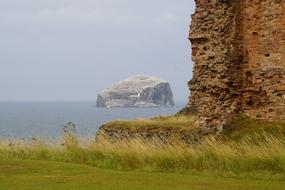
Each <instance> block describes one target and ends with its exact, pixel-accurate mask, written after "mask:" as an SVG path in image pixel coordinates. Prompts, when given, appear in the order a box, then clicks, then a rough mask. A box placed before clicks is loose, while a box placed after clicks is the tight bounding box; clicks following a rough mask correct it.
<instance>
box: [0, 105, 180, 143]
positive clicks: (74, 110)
mask: <svg viewBox="0 0 285 190" xmlns="http://www.w3.org/2000/svg"><path fill="white" fill-rule="evenodd" d="M184 106H185V104H184V103H177V105H176V106H175V107H173V108H167V107H159V108H97V107H96V106H94V102H0V138H33V137H41V138H58V137H60V135H61V134H62V128H63V126H64V125H65V124H67V123H68V122H73V123H74V124H76V130H77V133H78V134H79V135H80V136H83V137H84V136H92V135H95V133H96V131H98V129H99V127H100V126H101V125H102V124H104V123H106V122H108V121H112V120H119V119H127V120H128V119H138V118H151V117H155V116H160V115H172V114H175V113H177V112H178V111H179V110H181V109H182V108H183V107H184Z"/></svg>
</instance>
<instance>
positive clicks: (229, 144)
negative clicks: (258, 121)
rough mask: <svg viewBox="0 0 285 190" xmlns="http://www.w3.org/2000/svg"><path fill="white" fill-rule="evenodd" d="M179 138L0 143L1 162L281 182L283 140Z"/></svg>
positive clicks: (69, 138)
mask: <svg viewBox="0 0 285 190" xmlns="http://www.w3.org/2000/svg"><path fill="white" fill-rule="evenodd" d="M179 139H180V138H176V137H172V138H168V139H164V140H162V139H158V138H153V139H145V138H140V137H137V138H124V139H121V140H116V141H114V140H113V139H110V138H108V137H107V136H104V135H101V136H99V137H97V139H96V140H95V139H92V138H88V139H85V138H78V137H77V136H76V135H74V134H73V133H71V135H70V134H69V133H65V135H64V136H63V138H62V139H61V140H59V141H53V142H51V141H49V142H47V141H44V140H41V139H39V138H34V139H33V140H31V141H29V142H27V141H22V140H20V141H13V142H11V141H4V140H3V141H1V143H0V159H2V160H8V159H24V160H27V159H29V160H50V161H62V162H70V163H78V164H86V165H90V166H95V167H101V168H108V169H117V170H143V171H162V172H186V173H187V172H189V173H192V174H193V173H194V174H207V173H209V174H211V175H212V174H216V175H223V176H246V177H254V178H279V179H284V178H285V138H283V137H278V138H277V137H276V136H271V135H266V136H264V135H262V136H261V137H260V138H257V139H259V140H258V141H257V140H256V138H252V137H248V138H243V139H242V140H239V141H235V140H231V139H227V138H226V137H207V138H205V139H203V140H202V141H201V143H199V144H187V143H185V141H181V140H179Z"/></svg>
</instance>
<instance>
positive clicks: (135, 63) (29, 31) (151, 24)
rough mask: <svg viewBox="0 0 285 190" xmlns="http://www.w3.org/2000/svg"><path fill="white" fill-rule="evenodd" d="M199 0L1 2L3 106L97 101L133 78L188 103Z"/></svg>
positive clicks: (48, 0) (42, 0) (0, 48)
mask: <svg viewBox="0 0 285 190" xmlns="http://www.w3.org/2000/svg"><path fill="white" fill-rule="evenodd" d="M194 6H195V5H194V1H193V0H179V1H177V0H0V42H1V43H0V88H1V91H0V101H96V98H97V93H98V92H99V91H101V90H103V89H104V88H107V87H109V86H111V85H112V84H114V83H117V82H118V81H121V80H123V79H125V78H127V77H129V76H130V75H134V74H145V75H151V76H157V77H160V78H162V79H165V80H167V81H169V82H170V84H171V87H172V90H173V93H174V96H175V99H176V100H178V101H182V100H184V101H186V98H187V96H188V95H189V91H188V87H187V81H188V80H190V78H191V76H192V63H191V58H190V44H189V42H188V40H187V37H188V36H187V35H188V30H189V24H190V15H191V13H192V12H193V11H194Z"/></svg>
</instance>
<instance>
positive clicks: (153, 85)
mask: <svg viewBox="0 0 285 190" xmlns="http://www.w3.org/2000/svg"><path fill="white" fill-rule="evenodd" d="M160 106H167V107H173V106H174V101H173V95H172V91H171V88H170V85H169V83H168V82H166V81H164V80H161V79H159V78H156V77H148V76H143V75H136V76H132V77H130V78H128V79H126V80H124V81H122V82H120V83H118V84H116V85H115V86H113V87H111V88H108V89H106V90H104V91H103V92H101V93H100V94H99V95H98V98H97V107H160Z"/></svg>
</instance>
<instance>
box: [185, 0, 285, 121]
mask: <svg viewBox="0 0 285 190" xmlns="http://www.w3.org/2000/svg"><path fill="white" fill-rule="evenodd" d="M284 14H285V0H196V11H195V13H194V14H193V15H192V24H191V30H190V35H189V39H190V41H191V44H192V59H193V61H194V63H195V64H194V72H193V78H192V80H191V81H190V82H189V87H190V91H191V96H190V98H189V104H188V107H187V108H186V109H185V110H197V112H198V115H199V118H200V120H199V122H200V123H199V125H208V126H218V125H221V124H223V123H224V122H225V121H227V120H228V119H230V118H233V117H234V116H236V115H237V114H240V113H244V114H246V115H248V116H251V117H254V118H264V119H275V118H280V117H282V116H283V115H284V114H283V111H284V110H285V15H284Z"/></svg>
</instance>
